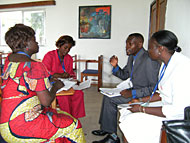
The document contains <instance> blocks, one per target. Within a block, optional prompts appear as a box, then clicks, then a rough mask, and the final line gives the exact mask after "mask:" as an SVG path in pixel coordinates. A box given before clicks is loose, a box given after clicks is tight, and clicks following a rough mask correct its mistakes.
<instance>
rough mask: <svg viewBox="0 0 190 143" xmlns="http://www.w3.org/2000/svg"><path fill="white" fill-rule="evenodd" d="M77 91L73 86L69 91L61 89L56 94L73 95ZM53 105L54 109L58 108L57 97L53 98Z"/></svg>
mask: <svg viewBox="0 0 190 143" xmlns="http://www.w3.org/2000/svg"><path fill="white" fill-rule="evenodd" d="M74 93H75V91H74V89H73V88H70V89H69V90H67V91H64V90H63V91H61V92H59V93H57V94H56V96H64V95H71V96H72V95H73V94H74ZM51 107H52V108H53V109H56V107H57V100H56V98H55V99H54V100H53V102H52V103H51Z"/></svg>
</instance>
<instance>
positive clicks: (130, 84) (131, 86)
mask: <svg viewBox="0 0 190 143" xmlns="http://www.w3.org/2000/svg"><path fill="white" fill-rule="evenodd" d="M128 85H129V87H130V88H133V83H132V81H131V80H129V82H128Z"/></svg>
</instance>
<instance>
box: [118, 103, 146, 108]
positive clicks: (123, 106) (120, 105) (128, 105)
mask: <svg viewBox="0 0 190 143" xmlns="http://www.w3.org/2000/svg"><path fill="white" fill-rule="evenodd" d="M143 103H144V102H135V103H131V104H119V105H118V106H117V107H118V108H131V106H130V105H136V104H140V105H141V104H143Z"/></svg>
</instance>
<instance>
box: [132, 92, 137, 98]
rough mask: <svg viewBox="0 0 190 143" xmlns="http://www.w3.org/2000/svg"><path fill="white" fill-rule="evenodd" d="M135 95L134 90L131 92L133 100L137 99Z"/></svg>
mask: <svg viewBox="0 0 190 143" xmlns="http://www.w3.org/2000/svg"><path fill="white" fill-rule="evenodd" d="M136 94H137V92H136V90H132V97H133V99H135V98H137V96H136Z"/></svg>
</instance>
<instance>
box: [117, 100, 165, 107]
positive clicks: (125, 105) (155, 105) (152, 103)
mask: <svg viewBox="0 0 190 143" xmlns="http://www.w3.org/2000/svg"><path fill="white" fill-rule="evenodd" d="M135 104H140V105H141V106H144V105H145V106H146V107H160V106H162V105H163V104H162V101H156V102H150V103H148V104H146V102H145V103H144V102H135V103H131V104H119V105H118V106H117V107H118V108H130V105H135Z"/></svg>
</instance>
